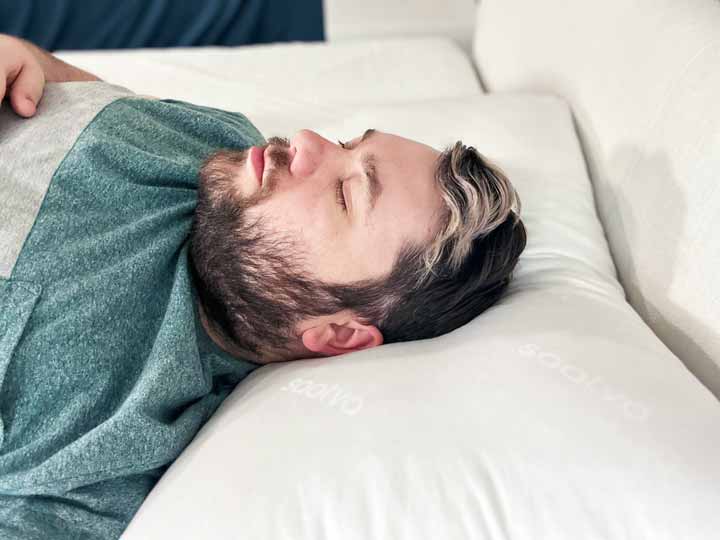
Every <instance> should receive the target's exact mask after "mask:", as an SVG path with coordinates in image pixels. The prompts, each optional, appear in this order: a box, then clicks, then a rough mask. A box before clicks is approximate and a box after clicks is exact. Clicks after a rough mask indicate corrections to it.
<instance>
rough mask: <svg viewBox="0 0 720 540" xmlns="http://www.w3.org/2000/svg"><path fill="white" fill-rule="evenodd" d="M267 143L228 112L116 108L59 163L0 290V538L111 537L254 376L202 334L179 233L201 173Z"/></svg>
mask: <svg viewBox="0 0 720 540" xmlns="http://www.w3.org/2000/svg"><path fill="white" fill-rule="evenodd" d="M264 142H265V141H264V139H263V137H262V135H261V134H260V133H259V132H258V130H257V129H256V128H255V127H254V126H253V125H252V124H251V123H250V122H249V120H248V119H247V118H246V117H245V116H243V115H241V114H238V113H231V112H226V111H222V110H218V109H213V108H209V107H202V106H198V105H192V104H189V103H184V102H180V101H174V100H149V99H144V98H139V97H123V98H120V99H117V100H114V101H112V102H111V103H110V104H108V105H107V106H105V107H104V108H103V109H102V110H100V111H99V112H98V114H97V115H95V116H94V118H93V119H92V121H91V122H90V123H89V124H88V125H87V126H86V127H85V128H84V129H83V130H82V132H81V133H80V135H79V137H78V138H77V139H76V140H75V142H74V144H73V145H72V147H71V149H70V151H69V152H68V153H67V154H66V155H65V156H64V158H63V159H62V161H61V163H60V165H59V166H58V168H57V170H55V172H54V174H53V175H52V180H51V182H50V184H49V186H48V188H47V193H46V194H45V197H44V199H43V200H42V204H41V206H40V208H39V211H38V213H37V217H36V219H35V221H34V223H33V224H32V229H31V230H30V232H29V234H28V235H27V238H26V239H25V241H24V244H23V245H22V250H21V251H20V252H19V256H18V257H17V260H16V262H15V265H14V268H13V270H12V275H11V276H10V278H9V279H4V280H0V309H2V312H1V313H0V422H1V423H0V538H3V539H6V538H23V539H29V538H42V539H52V538H73V539H78V538H117V537H119V536H120V534H121V533H122V532H123V530H124V529H125V527H126V526H127V524H128V523H129V521H130V519H131V518H132V516H133V515H134V514H135V512H136V511H137V510H138V508H139V506H140V505H141V503H142V502H143V500H144V499H145V497H146V496H147V495H148V493H149V492H150V490H151V489H152V487H153V486H154V485H155V483H156V482H157V481H158V479H159V478H160V476H161V475H162V474H163V472H164V471H165V470H166V469H167V467H168V466H169V465H170V464H171V463H172V462H173V461H174V460H175V459H176V458H177V457H178V455H179V454H180V453H181V452H182V451H183V449H184V448H185V447H186V446H187V445H188V444H189V443H190V441H191V440H192V438H193V437H194V436H195V434H196V433H197V431H198V430H199V429H200V427H201V426H202V425H203V424H204V423H205V422H206V421H207V420H208V419H209V418H210V416H211V415H212V414H213V412H214V411H215V410H216V409H217V407H218V406H219V405H220V403H221V402H222V401H223V400H224V399H225V398H226V397H227V396H228V394H229V393H230V392H231V391H232V389H233V388H234V387H235V385H237V383H238V382H239V381H240V380H241V379H243V378H244V377H245V376H247V375H248V374H249V373H250V372H251V371H252V370H253V369H255V368H257V367H259V366H258V364H255V363H252V362H249V361H243V360H239V359H236V358H233V357H232V356H230V355H229V354H227V353H225V352H224V351H222V350H221V349H220V348H219V347H218V346H217V345H215V344H214V343H213V342H212V341H211V340H210V338H209V337H208V336H207V334H206V333H205V331H204V329H203V328H202V326H201V324H200V322H199V319H198V311H197V306H196V301H195V299H196V296H195V291H194V289H193V287H192V284H191V279H190V274H189V269H188V234H189V230H190V226H191V222H192V218H193V211H194V208H195V205H196V192H197V191H196V190H197V182H198V177H197V173H198V170H199V167H200V164H201V163H202V160H203V159H204V158H205V157H206V156H207V155H208V154H209V153H211V152H212V151H214V150H216V149H218V148H223V147H224V148H246V147H249V146H251V145H256V144H264ZM27 151H28V152H32V151H38V152H39V151H41V149H28V150H27Z"/></svg>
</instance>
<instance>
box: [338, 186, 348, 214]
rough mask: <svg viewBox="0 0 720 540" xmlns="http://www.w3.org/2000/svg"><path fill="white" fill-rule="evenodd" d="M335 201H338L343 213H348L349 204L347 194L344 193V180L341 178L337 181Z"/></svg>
mask: <svg viewBox="0 0 720 540" xmlns="http://www.w3.org/2000/svg"><path fill="white" fill-rule="evenodd" d="M335 199H336V200H337V202H338V204H339V205H340V206H341V207H342V209H343V212H346V213H347V202H346V201H345V194H344V193H343V180H342V178H339V179H338V181H337V186H336V188H335Z"/></svg>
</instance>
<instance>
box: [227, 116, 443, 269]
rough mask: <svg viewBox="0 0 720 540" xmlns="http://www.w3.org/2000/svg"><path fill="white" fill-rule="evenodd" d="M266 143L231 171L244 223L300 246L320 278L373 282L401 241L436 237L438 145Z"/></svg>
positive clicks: (375, 139)
mask: <svg viewBox="0 0 720 540" xmlns="http://www.w3.org/2000/svg"><path fill="white" fill-rule="evenodd" d="M268 143H269V144H268V145H267V146H265V147H252V148H250V149H248V150H247V151H246V152H247V154H246V159H245V160H244V162H243V163H238V164H236V165H235V168H236V171H235V174H234V175H233V179H232V182H233V184H234V185H233V187H234V188H235V189H234V190H233V191H235V196H236V197H239V198H240V199H241V200H242V202H243V204H242V206H243V207H245V213H246V215H245V218H247V219H248V222H252V221H254V220H255V219H256V218H261V219H262V221H263V223H264V224H266V225H267V226H268V227H269V228H270V229H272V230H273V231H275V232H278V233H283V234H284V235H286V236H287V237H289V238H292V239H293V240H294V241H295V242H297V246H298V247H299V248H300V249H301V250H302V251H303V261H304V263H305V265H306V266H305V268H306V270H307V271H308V272H311V273H312V274H313V275H314V277H316V278H318V279H320V280H323V281H325V282H331V283H349V282H354V281H358V280H362V279H369V278H376V277H379V276H381V275H384V274H386V273H387V272H389V271H390V270H391V268H392V266H393V262H394V260H395V257H396V255H397V253H398V252H399V249H400V247H401V245H402V244H403V243H404V242H406V241H408V240H409V241H411V242H413V243H426V242H428V241H429V240H430V238H431V235H432V234H433V231H434V230H435V228H436V223H437V220H438V216H439V215H440V211H441V204H442V199H441V197H440V191H439V188H438V186H437V185H436V180H435V177H434V170H435V164H436V160H437V159H438V157H439V155H440V152H438V151H437V150H435V149H434V148H432V147H430V146H427V145H424V144H421V143H418V142H415V141H412V140H409V139H405V138H403V137H399V136H397V135H391V134H389V133H383V132H379V131H375V130H368V131H367V132H366V133H365V134H364V136H358V137H356V138H354V139H352V140H351V141H348V142H347V143H345V148H343V147H342V146H341V145H340V144H336V143H333V142H330V141H328V140H327V139H324V138H323V137H321V136H320V135H318V134H317V133H315V132H313V131H309V130H302V131H299V132H298V133H297V134H296V135H295V136H294V137H293V138H292V139H291V140H289V141H288V140H286V139H280V138H276V137H273V138H270V139H269V140H268ZM259 171H262V172H261V175H260V176H259V175H258V172H259Z"/></svg>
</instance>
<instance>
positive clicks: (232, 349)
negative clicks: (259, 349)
mask: <svg viewBox="0 0 720 540" xmlns="http://www.w3.org/2000/svg"><path fill="white" fill-rule="evenodd" d="M197 306H198V311H199V313H200V322H201V323H202V326H203V328H204V329H205V332H206V333H207V335H208V336H209V337H210V339H211V340H212V341H213V343H215V345H217V346H218V347H220V348H221V349H222V350H223V351H225V352H226V353H228V354H229V355H231V356H233V357H235V358H237V359H238V360H249V361H250V362H254V363H255V364H267V363H268V362H269V361H272V360H268V359H267V358H266V359H264V360H263V359H262V358H261V357H260V356H258V355H257V354H255V353H251V352H250V351H248V350H245V349H242V348H240V347H237V346H235V345H233V344H231V343H228V342H227V341H226V340H224V339H223V338H222V337H221V336H220V335H219V334H217V333H216V332H215V331H214V330H213V329H212V328H211V326H210V324H208V321H207V317H206V315H205V310H204V309H203V307H202V304H201V303H200V302H198V304H197Z"/></svg>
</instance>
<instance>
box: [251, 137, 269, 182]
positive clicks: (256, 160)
mask: <svg viewBox="0 0 720 540" xmlns="http://www.w3.org/2000/svg"><path fill="white" fill-rule="evenodd" d="M265 150H266V148H263V147H262V146H253V147H252V148H250V161H251V162H252V166H253V170H254V171H255V176H256V178H257V181H258V185H259V186H260V187H262V183H263V171H264V170H265Z"/></svg>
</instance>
